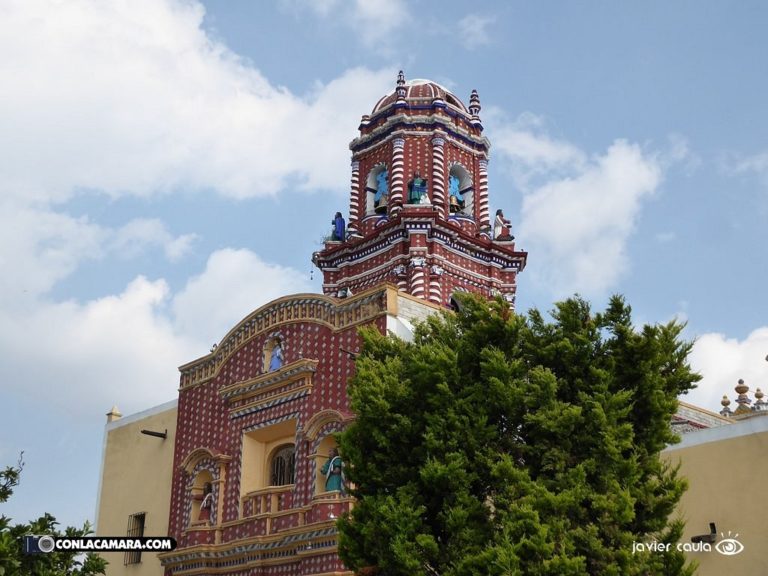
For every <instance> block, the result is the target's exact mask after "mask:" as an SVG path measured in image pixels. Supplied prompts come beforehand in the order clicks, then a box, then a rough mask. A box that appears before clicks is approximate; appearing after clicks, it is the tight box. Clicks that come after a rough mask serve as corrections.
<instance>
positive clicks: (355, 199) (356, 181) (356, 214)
mask: <svg viewBox="0 0 768 576" xmlns="http://www.w3.org/2000/svg"><path fill="white" fill-rule="evenodd" d="M350 187H351V194H350V201H349V226H348V229H349V233H350V234H351V235H353V236H357V235H358V234H359V233H360V228H359V226H360V162H358V161H356V160H353V161H352V181H351V184H350Z"/></svg>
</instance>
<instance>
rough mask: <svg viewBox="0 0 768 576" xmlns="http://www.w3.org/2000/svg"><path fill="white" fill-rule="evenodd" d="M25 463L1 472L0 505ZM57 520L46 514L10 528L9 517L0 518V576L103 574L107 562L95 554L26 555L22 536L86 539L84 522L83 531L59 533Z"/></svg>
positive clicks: (74, 530) (87, 528)
mask: <svg viewBox="0 0 768 576" xmlns="http://www.w3.org/2000/svg"><path fill="white" fill-rule="evenodd" d="M23 468H24V462H23V460H22V458H21V456H20V457H19V462H18V464H17V465H16V466H8V467H7V468H6V469H5V470H2V471H0V503H2V502H6V501H7V500H8V498H10V496H11V495H12V494H13V489H14V488H15V487H16V486H18V484H19V479H20V476H21V471H22V469H23ZM57 527H58V522H56V518H54V517H53V516H51V515H50V514H48V513H46V514H45V515H44V516H42V517H40V518H38V519H37V520H35V521H34V522H30V523H29V524H16V525H13V526H12V525H11V520H10V518H8V517H6V516H5V515H2V516H0V576H30V575H34V576H95V575H96V574H104V573H105V569H106V565H107V563H106V561H105V560H104V559H103V558H101V557H99V556H97V555H96V554H86V555H82V554H78V553H76V552H63V551H55V552H50V553H48V554H42V553H40V554H25V553H24V548H23V542H24V537H25V536H42V535H45V534H48V535H51V536H71V537H78V536H87V535H89V534H91V526H90V524H89V523H88V522H87V521H86V523H85V525H84V526H83V528H82V529H78V528H72V527H69V528H66V529H65V530H64V531H63V532H62V531H59V529H58V528H57Z"/></svg>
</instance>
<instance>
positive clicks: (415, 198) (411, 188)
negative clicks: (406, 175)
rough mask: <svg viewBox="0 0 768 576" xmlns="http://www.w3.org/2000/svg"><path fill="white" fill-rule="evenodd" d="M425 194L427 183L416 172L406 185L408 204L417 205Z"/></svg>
mask: <svg viewBox="0 0 768 576" xmlns="http://www.w3.org/2000/svg"><path fill="white" fill-rule="evenodd" d="M426 193H427V181H426V180H425V179H424V178H422V177H421V175H420V174H419V173H418V172H414V173H413V180H411V181H410V182H409V183H408V204H419V203H420V202H421V197H422V196H423V195H424V194H426Z"/></svg>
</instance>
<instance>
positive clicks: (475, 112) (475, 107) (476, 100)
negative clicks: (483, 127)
mask: <svg viewBox="0 0 768 576" xmlns="http://www.w3.org/2000/svg"><path fill="white" fill-rule="evenodd" d="M480 110H482V106H480V96H478V94H477V90H472V94H470V95H469V113H470V114H472V120H480Z"/></svg>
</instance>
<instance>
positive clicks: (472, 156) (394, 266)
mask: <svg viewBox="0 0 768 576" xmlns="http://www.w3.org/2000/svg"><path fill="white" fill-rule="evenodd" d="M480 110H481V106H480V98H479V96H478V94H477V91H476V90H473V91H472V93H471V95H470V98H469V107H467V106H465V105H464V103H463V102H462V101H461V100H459V99H458V98H457V97H456V96H454V95H453V94H452V93H451V92H449V91H448V90H447V89H445V88H444V87H442V86H440V85H439V84H437V83H435V82H432V81H429V80H410V81H406V80H405V76H404V75H403V73H402V71H401V72H400V74H399V75H398V78H397V83H396V86H395V89H394V90H393V91H392V92H391V93H390V94H388V95H386V96H384V97H383V98H381V99H380V100H379V101H378V102H377V103H376V105H375V106H374V108H373V111H372V112H371V114H370V115H367V114H366V115H364V116H363V118H362V120H361V122H360V127H359V130H360V135H359V136H358V137H357V138H355V139H354V140H353V141H352V143H351V144H350V149H351V150H352V178H351V190H350V201H349V224H348V227H347V233H346V234H345V237H344V238H340V239H339V238H338V236H334V238H335V239H334V240H332V241H328V242H326V244H325V248H324V249H323V250H321V251H320V252H316V253H315V254H314V255H313V262H314V263H315V265H316V266H317V267H318V268H320V270H322V272H323V292H324V293H325V294H329V295H333V296H340V297H344V296H347V295H349V294H351V293H355V292H358V291H360V290H363V289H366V288H370V287H372V286H375V285H377V284H382V283H385V282H389V283H392V284H395V285H397V287H398V289H399V290H401V291H404V292H406V293H408V294H410V295H412V296H414V297H417V298H421V299H423V300H427V301H430V302H432V303H435V304H439V305H443V306H450V305H451V296H452V295H453V294H454V293H455V292H457V291H465V292H474V293H477V294H481V295H483V296H486V297H488V296H495V295H502V296H503V297H504V298H505V299H507V300H508V301H509V302H510V304H514V300H515V291H516V289H517V283H516V278H517V274H518V272H520V271H522V270H523V268H524V267H525V263H526V260H527V257H528V254H527V252H522V251H517V250H515V243H514V237H513V236H512V235H511V234H510V233H509V222H508V221H507V220H505V219H504V217H503V214H502V212H501V210H498V211H497V214H496V216H495V219H494V221H493V222H492V221H491V218H490V214H489V208H488V159H489V150H490V142H489V141H488V139H487V138H486V137H485V136H483V134H482V132H483V126H482V123H481V121H480Z"/></svg>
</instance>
